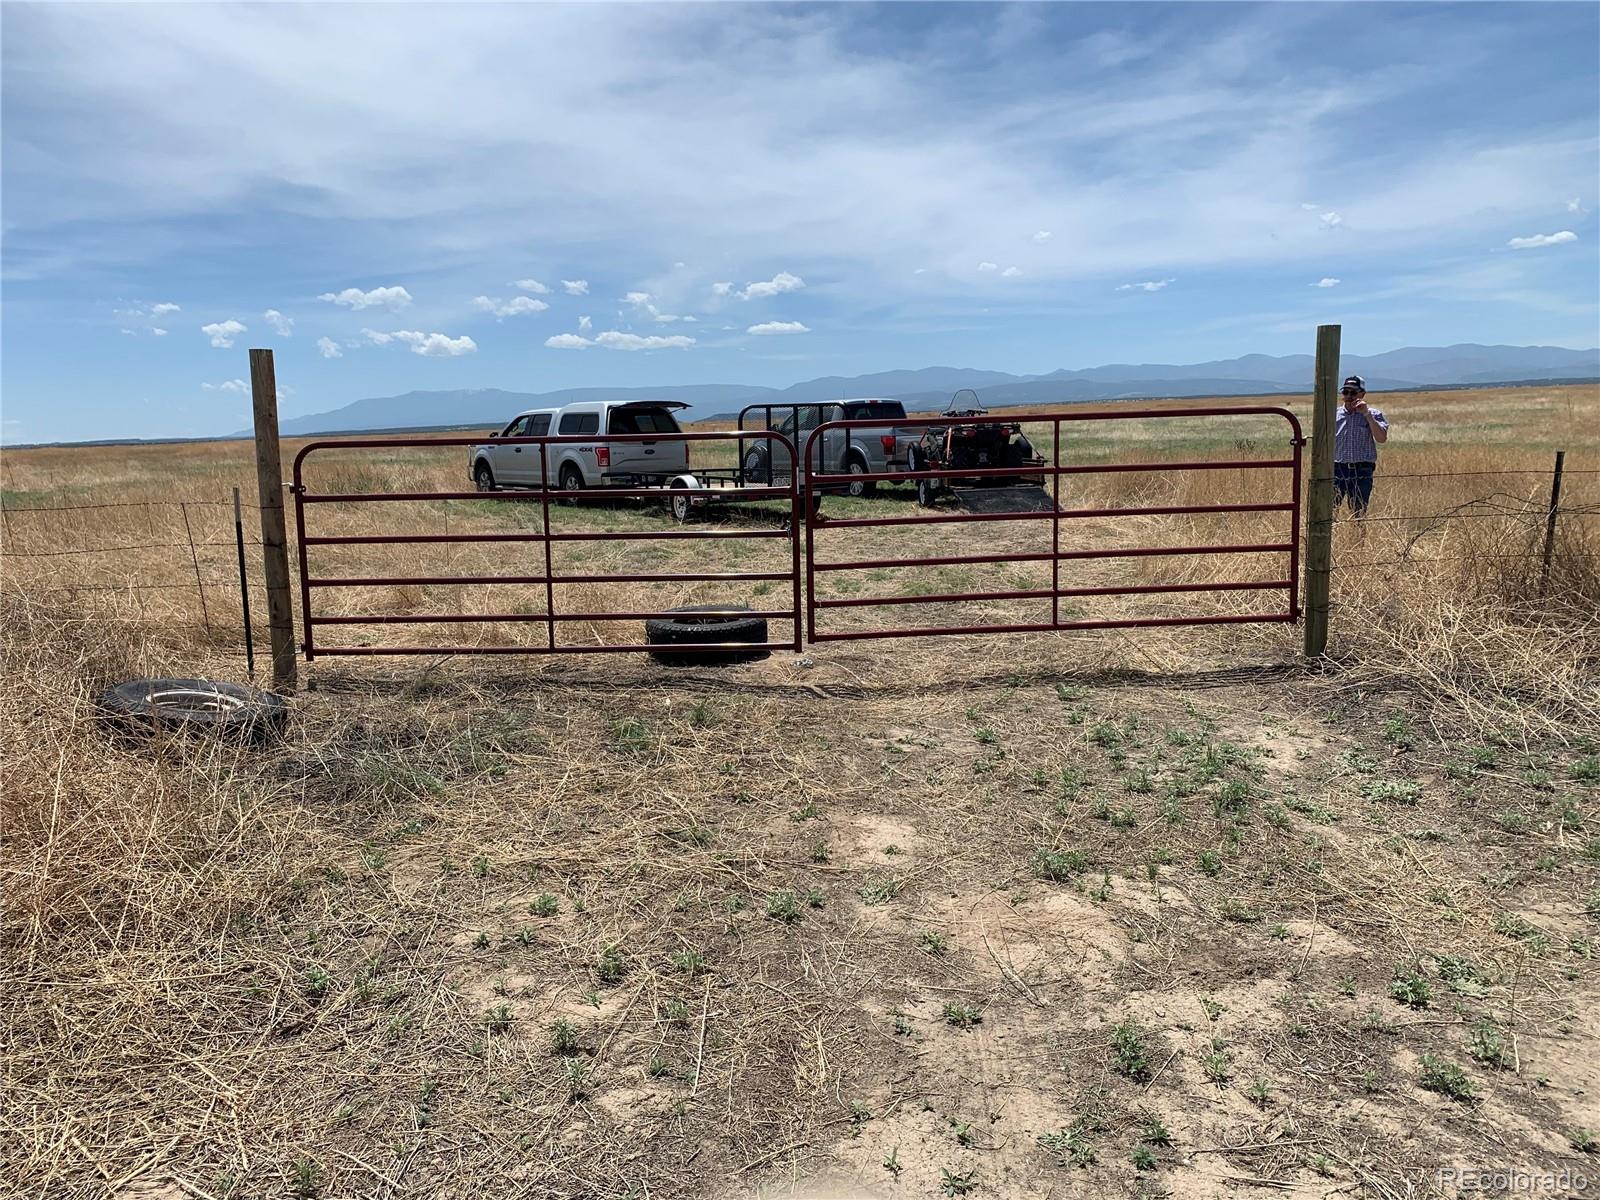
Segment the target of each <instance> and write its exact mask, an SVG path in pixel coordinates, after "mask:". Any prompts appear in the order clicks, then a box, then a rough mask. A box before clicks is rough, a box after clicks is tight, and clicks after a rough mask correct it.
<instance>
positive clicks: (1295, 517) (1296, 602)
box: [1288, 426, 1306, 621]
mask: <svg viewBox="0 0 1600 1200" xmlns="http://www.w3.org/2000/svg"><path fill="white" fill-rule="evenodd" d="M1290 445H1292V446H1293V447H1294V468H1293V472H1292V478H1291V480H1290V483H1289V489H1290V491H1289V502H1290V503H1291V504H1292V505H1294V507H1293V508H1291V509H1290V510H1289V576H1288V579H1289V620H1291V621H1298V620H1299V619H1300V513H1301V510H1302V506H1303V501H1302V499H1301V496H1300V480H1301V474H1302V472H1301V468H1300V464H1301V461H1302V459H1303V457H1304V450H1305V445H1306V439H1305V437H1304V435H1302V434H1301V432H1300V429H1299V427H1298V426H1297V427H1295V429H1294V437H1293V438H1292V439H1291V441H1290Z"/></svg>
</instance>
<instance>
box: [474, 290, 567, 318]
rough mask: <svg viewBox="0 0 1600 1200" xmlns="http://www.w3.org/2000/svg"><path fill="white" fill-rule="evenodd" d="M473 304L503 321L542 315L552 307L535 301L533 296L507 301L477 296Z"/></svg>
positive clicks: (514, 297) (515, 297)
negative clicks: (532, 314) (511, 318)
mask: <svg viewBox="0 0 1600 1200" xmlns="http://www.w3.org/2000/svg"><path fill="white" fill-rule="evenodd" d="M472 304H473V307H475V308H478V309H481V310H482V311H483V312H486V313H493V314H494V315H495V317H496V318H498V319H499V320H502V321H503V320H505V319H506V318H507V317H525V316H527V315H529V314H530V313H541V312H543V311H544V310H545V309H547V308H549V307H550V306H549V305H548V304H546V303H545V302H544V301H543V300H535V299H533V298H532V297H531V296H513V297H512V298H511V299H510V300H505V301H502V300H500V299H499V298H497V297H491V296H477V297H474V298H473V301H472Z"/></svg>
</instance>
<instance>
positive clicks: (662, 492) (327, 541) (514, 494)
mask: <svg viewBox="0 0 1600 1200" xmlns="http://www.w3.org/2000/svg"><path fill="white" fill-rule="evenodd" d="M741 438H742V439H743V440H745V441H748V440H750V439H752V438H759V439H762V440H767V441H770V442H772V443H775V444H776V445H775V447H774V452H775V453H780V454H782V455H785V456H787V457H788V459H789V461H791V462H792V461H794V453H795V451H794V445H793V443H792V442H790V441H789V439H787V438H785V437H784V436H783V435H781V434H778V433H771V432H761V433H751V432H746V433H743V434H740V433H737V432H709V433H675V434H671V435H663V434H659V433H657V434H581V435H571V436H566V437H521V438H498V439H496V441H495V443H494V444H495V445H497V446H513V447H521V446H535V447H538V450H539V461H540V468H541V469H540V478H541V479H548V478H549V471H548V466H549V454H550V453H551V447H559V446H562V445H565V444H572V443H581V444H584V445H593V444H596V443H603V444H608V445H615V444H618V443H627V442H656V443H660V442H678V441H683V442H690V443H703V442H718V441H722V442H735V443H737V442H738V441H739V440H740V439H741ZM483 444H485V441H484V439H483V438H482V437H427V438H349V439H338V440H330V441H317V442H312V443H310V444H309V445H307V446H305V447H303V448H302V449H301V450H300V452H299V453H298V454H297V455H296V456H295V460H294V484H293V490H294V498H295V506H294V507H295V528H296V531H297V533H298V536H299V558H300V612H301V622H302V625H303V627H304V630H305V640H304V642H303V648H304V651H305V656H306V660H307V661H308V662H309V661H311V660H312V659H314V658H316V657H317V656H319V655H321V656H333V655H388V654H619V653H628V652H639V651H661V650H662V649H663V647H660V646H653V645H646V644H641V643H636V642H626V643H618V644H611V643H605V644H583V645H575V644H571V643H563V642H561V641H560V640H559V638H558V637H557V627H558V626H559V625H562V624H570V623H572V622H600V621H646V620H650V619H653V618H662V617H667V616H669V615H671V614H670V613H669V612H668V611H666V610H665V609H664V608H662V609H654V610H648V611H644V610H630V611H620V612H561V611H558V610H559V604H558V593H557V589H558V588H560V587H562V586H563V585H568V584H610V583H653V584H670V583H695V582H702V581H706V582H743V581H749V582H759V583H763V584H769V583H787V584H788V592H789V595H788V601H789V603H788V605H787V606H786V607H781V608H767V609H758V610H755V611H749V610H744V609H738V610H735V609H731V608H729V609H720V610H702V611H701V613H700V615H702V616H706V617H713V616H741V617H764V618H767V619H768V620H779V621H788V622H791V623H792V624H791V630H792V633H791V636H790V637H789V638H788V639H787V640H783V641H767V642H763V643H759V644H755V643H747V642H741V643H720V642H717V643H712V642H703V643H689V642H675V643H674V644H673V645H672V646H671V647H670V651H677V652H686V651H687V652H692V651H703V650H723V649H736V650H754V649H768V650H779V649H782V650H793V651H796V652H798V651H799V649H800V644H801V643H800V542H799V530H798V526H799V523H800V519H799V514H800V507H799V504H798V503H797V501H798V497H799V489H798V486H797V480H798V478H799V472H797V471H791V472H790V473H789V475H790V478H789V482H788V483H787V484H784V485H778V486H760V487H743V486H740V487H737V488H735V487H734V486H732V484H731V483H730V485H729V486H727V487H712V486H701V487H666V486H660V483H661V482H664V481H657V486H620V487H611V486H607V487H605V488H603V489H600V488H594V489H587V490H583V491H561V490H558V489H553V488H543V487H540V488H533V489H529V490H522V491H493V492H480V491H460V492H455V491H444V492H423V491H414V492H383V491H355V492H344V493H340V492H322V493H318V492H311V491H308V490H307V488H306V484H305V473H304V468H305V463H306V459H307V458H308V457H310V456H311V455H313V454H315V453H317V452H321V451H331V450H407V451H410V450H418V449H427V448H430V447H450V446H457V447H465V446H480V445H483ZM780 447H781V450H780V449H779V448H780ZM687 473H689V474H693V473H694V468H692V467H691V468H689V470H688V472H687ZM721 473H722V474H723V475H724V476H726V472H725V471H723V472H721ZM702 474H705V472H702ZM735 478H736V476H735ZM631 482H637V481H631ZM724 482H727V480H726V478H724ZM734 493H736V494H737V498H738V499H739V500H740V501H741V502H742V501H746V500H748V501H763V500H765V501H778V502H780V504H782V505H783V506H784V507H783V508H782V509H781V510H779V511H780V512H781V515H782V517H783V518H784V521H785V523H784V525H783V526H782V527H770V526H769V527H760V526H755V527H748V528H742V527H736V528H732V529H726V528H716V529H711V528H698V527H695V526H680V527H678V528H671V529H651V530H648V531H628V530H612V529H600V530H557V529H553V528H552V527H551V521H550V506H551V502H552V501H555V502H560V501H563V500H569V501H576V500H580V499H581V500H591V501H592V500H596V499H605V500H610V499H623V498H644V499H656V500H663V501H670V500H671V498H672V497H675V496H683V497H687V498H689V499H690V500H691V501H695V502H700V503H717V502H721V501H724V500H726V499H729V498H730V497H731V496H732V495H733V494H734ZM455 500H479V501H494V502H502V503H508V504H534V505H538V506H539V510H540V513H541V517H542V520H541V521H540V524H539V527H538V528H536V529H531V530H520V531H516V532H498V531H496V532H482V531H474V532H455V533H450V532H445V533H382V534H349V535H330V534H316V533H308V532H307V529H306V510H307V508H308V507H310V506H313V505H329V504H387V503H396V502H405V501H412V502H416V501H422V502H430V501H455ZM768 511H769V512H771V510H768ZM772 515H773V516H774V517H776V516H778V515H779V513H772ZM746 539H757V540H769V539H770V540H775V539H786V540H787V542H788V553H787V555H785V556H784V557H785V559H786V562H785V565H784V569H782V570H770V571H656V572H651V571H624V572H617V573H596V572H582V573H572V572H566V573H563V572H560V571H558V570H557V569H556V564H555V560H554V554H553V548H554V547H555V546H557V545H561V544H567V543H584V542H606V541H651V542H675V541H686V540H687V541H696V540H700V541H715V542H728V541H738V540H746ZM473 543H495V544H506V545H510V546H515V545H533V546H537V547H540V548H541V549H542V555H540V556H539V558H538V559H537V560H536V565H535V569H534V571H532V572H530V573H521V574H506V575H470V574H469V575H404V574H396V573H391V572H386V573H384V574H374V575H366V574H363V575H354V576H351V575H326V574H313V572H312V567H311V553H312V551H313V550H314V549H315V548H316V547H318V546H356V545H369V546H371V545H381V546H394V547H406V546H422V545H440V544H454V545H462V544H473ZM434 584H460V585H474V586H478V587H483V586H502V585H516V586H525V587H530V588H537V589H541V592H542V599H543V611H542V612H536V613H515V612H486V613H400V614H387V613H385V614H365V613H339V614H329V613H319V612H317V611H316V608H315V605H314V604H313V599H312V597H313V595H314V594H317V595H321V594H325V593H327V592H328V591H330V590H333V589H350V588H363V587H386V586H388V587H405V586H408V585H418V586H424V585H434ZM536 594H539V593H536ZM507 622H510V623H520V624H532V625H543V627H544V638H543V644H542V645H541V644H537V643H534V644H519V645H512V646H499V645H493V646H452V645H369V646H349V645H334V646H327V645H319V644H318V642H317V633H318V631H319V630H323V629H327V628H329V627H337V626H363V625H366V626H371V625H438V624H446V625H461V624H499V623H507Z"/></svg>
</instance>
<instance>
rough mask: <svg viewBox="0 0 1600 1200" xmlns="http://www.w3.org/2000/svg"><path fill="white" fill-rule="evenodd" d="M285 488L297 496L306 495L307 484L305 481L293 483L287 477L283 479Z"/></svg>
mask: <svg viewBox="0 0 1600 1200" xmlns="http://www.w3.org/2000/svg"><path fill="white" fill-rule="evenodd" d="M283 490H284V491H286V492H293V493H294V494H295V495H296V496H303V495H305V491H306V485H305V484H303V483H300V484H296V483H292V482H290V481H289V480H287V479H286V480H284V481H283Z"/></svg>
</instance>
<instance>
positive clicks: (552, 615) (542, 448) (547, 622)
mask: <svg viewBox="0 0 1600 1200" xmlns="http://www.w3.org/2000/svg"><path fill="white" fill-rule="evenodd" d="M546 432H549V431H548V430H547V431H546ZM548 451H549V447H548V446H547V445H546V444H545V443H544V442H540V443H539V498H540V499H539V502H540V506H541V507H542V508H543V509H544V636H545V645H547V646H548V647H549V648H550V649H552V650H554V649H555V648H556V585H555V574H556V573H555V567H554V563H555V555H554V554H552V553H551V551H550V455H549V453H548Z"/></svg>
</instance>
